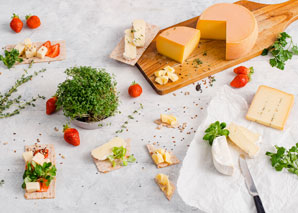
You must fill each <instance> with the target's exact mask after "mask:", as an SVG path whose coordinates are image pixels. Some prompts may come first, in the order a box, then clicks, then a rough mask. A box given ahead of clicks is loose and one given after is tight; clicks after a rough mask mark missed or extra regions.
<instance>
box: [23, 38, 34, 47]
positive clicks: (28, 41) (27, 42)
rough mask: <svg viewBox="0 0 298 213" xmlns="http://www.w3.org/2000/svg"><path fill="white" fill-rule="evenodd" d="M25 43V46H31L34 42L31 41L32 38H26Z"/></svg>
mask: <svg viewBox="0 0 298 213" xmlns="http://www.w3.org/2000/svg"><path fill="white" fill-rule="evenodd" d="M24 44H25V47H28V48H29V47H31V46H32V42H31V39H30V38H26V39H25V40H24Z"/></svg>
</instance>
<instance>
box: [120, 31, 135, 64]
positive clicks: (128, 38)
mask: <svg viewBox="0 0 298 213" xmlns="http://www.w3.org/2000/svg"><path fill="white" fill-rule="evenodd" d="M124 33H125V36H124V53H123V57H124V58H125V59H126V60H132V59H135V58H136V57H137V48H136V46H135V45H134V43H133V31H132V29H126V30H125V31H124Z"/></svg>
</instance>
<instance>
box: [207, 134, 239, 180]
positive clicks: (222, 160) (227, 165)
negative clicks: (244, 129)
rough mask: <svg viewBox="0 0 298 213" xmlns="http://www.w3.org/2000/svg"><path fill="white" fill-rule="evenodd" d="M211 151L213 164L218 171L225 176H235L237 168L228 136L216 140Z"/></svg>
mask: <svg viewBox="0 0 298 213" xmlns="http://www.w3.org/2000/svg"><path fill="white" fill-rule="evenodd" d="M211 151H212V158H213V164H214V167H215V168H216V169H217V171H219V172H220V173H222V174H224V175H233V173H234V170H235V167H234V163H233V158H232V155H231V152H230V149H229V145H228V143H227V140H226V136H220V137H217V138H215V139H214V141H213V143H212V149H211Z"/></svg>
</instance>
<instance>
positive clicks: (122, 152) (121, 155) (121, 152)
mask: <svg viewBox="0 0 298 213" xmlns="http://www.w3.org/2000/svg"><path fill="white" fill-rule="evenodd" d="M126 151H127V150H126V148H124V147H123V146H120V147H113V155H109V156H108V160H109V161H110V162H111V163H112V166H113V167H115V166H116V160H117V159H118V160H120V163H121V165H122V166H127V162H129V163H133V162H135V161H136V158H135V157H134V156H133V155H129V156H126Z"/></svg>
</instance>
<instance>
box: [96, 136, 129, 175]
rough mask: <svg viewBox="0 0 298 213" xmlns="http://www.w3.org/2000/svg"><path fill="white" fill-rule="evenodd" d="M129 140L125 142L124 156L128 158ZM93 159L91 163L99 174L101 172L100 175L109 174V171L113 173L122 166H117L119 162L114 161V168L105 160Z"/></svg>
mask: <svg viewBox="0 0 298 213" xmlns="http://www.w3.org/2000/svg"><path fill="white" fill-rule="evenodd" d="M130 141H131V140H130V139H126V140H125V142H126V144H127V145H126V156H129V153H130ZM92 158H93V161H94V163H95V165H96V168H97V170H98V171H99V172H102V173H108V172H111V171H114V170H116V169H120V168H121V167H122V166H121V165H120V164H119V163H120V161H119V160H115V161H116V166H114V167H113V166H112V163H111V162H110V161H109V160H108V159H106V160H98V159H96V158H94V157H92Z"/></svg>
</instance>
